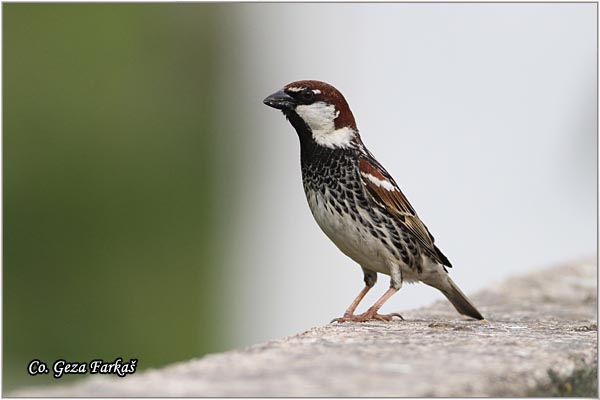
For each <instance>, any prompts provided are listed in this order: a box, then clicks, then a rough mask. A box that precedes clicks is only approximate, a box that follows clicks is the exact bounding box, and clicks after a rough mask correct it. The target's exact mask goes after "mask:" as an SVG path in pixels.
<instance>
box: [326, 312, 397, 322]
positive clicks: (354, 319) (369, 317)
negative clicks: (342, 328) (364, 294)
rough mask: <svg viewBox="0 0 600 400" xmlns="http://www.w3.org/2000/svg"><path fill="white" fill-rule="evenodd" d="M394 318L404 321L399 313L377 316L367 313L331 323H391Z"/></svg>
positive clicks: (346, 316)
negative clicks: (376, 321)
mask: <svg viewBox="0 0 600 400" xmlns="http://www.w3.org/2000/svg"><path fill="white" fill-rule="evenodd" d="M393 317H398V318H400V319H401V320H402V321H404V317H403V316H402V315H400V314H398V313H391V314H377V313H369V312H365V313H362V314H358V315H344V316H343V317H340V318H334V319H332V320H331V323H334V322H337V323H340V324H341V323H342V322H366V321H371V320H378V321H391V320H392V318H393Z"/></svg>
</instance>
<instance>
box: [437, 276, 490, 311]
mask: <svg viewBox="0 0 600 400" xmlns="http://www.w3.org/2000/svg"><path fill="white" fill-rule="evenodd" d="M446 278H447V279H444V280H443V281H445V282H443V283H442V284H440V282H436V284H433V285H431V286H433V287H435V288H436V289H439V290H440V291H441V292H442V293H443V294H444V296H446V298H447V299H448V300H450V303H452V305H453V306H454V308H456V311H458V312H459V313H461V314H463V315H467V316H469V317H471V318H475V319H484V318H483V316H482V315H481V313H480V312H479V311H477V309H476V308H475V306H474V305H473V303H471V301H470V300H469V298H468V297H467V296H466V295H465V294H464V293H463V292H462V290H460V289H459V288H458V286H456V283H454V281H453V280H452V279H451V278H450V277H449V276H448V275H446Z"/></svg>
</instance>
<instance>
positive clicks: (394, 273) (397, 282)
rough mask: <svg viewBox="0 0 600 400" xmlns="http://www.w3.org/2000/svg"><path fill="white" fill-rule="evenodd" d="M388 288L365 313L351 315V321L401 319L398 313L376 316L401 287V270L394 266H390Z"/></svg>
mask: <svg viewBox="0 0 600 400" xmlns="http://www.w3.org/2000/svg"><path fill="white" fill-rule="evenodd" d="M390 278H391V279H390V288H389V289H388V290H387V291H386V292H385V293H384V294H383V296H381V297H380V298H379V300H377V301H376V302H375V304H373V305H372V306H371V307H370V308H369V309H368V310H367V311H366V312H364V313H362V314H359V315H353V316H352V319H351V321H356V322H365V321H368V320H371V319H377V320H380V321H391V320H392V317H399V318H400V319H404V318H402V315H400V314H398V313H392V314H378V313H377V311H379V309H380V308H381V306H383V304H384V303H385V302H386V301H388V300H389V298H390V297H392V296H393V295H394V294H395V293H396V292H397V291H398V290H400V288H401V287H402V270H401V269H400V267H399V266H398V265H396V264H390Z"/></svg>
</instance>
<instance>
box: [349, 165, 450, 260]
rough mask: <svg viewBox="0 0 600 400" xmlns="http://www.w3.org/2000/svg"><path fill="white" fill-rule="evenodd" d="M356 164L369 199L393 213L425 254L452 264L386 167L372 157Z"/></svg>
mask: <svg viewBox="0 0 600 400" xmlns="http://www.w3.org/2000/svg"><path fill="white" fill-rule="evenodd" d="M358 167H359V170H360V178H361V180H362V183H363V185H364V186H365V188H366V189H367V193H369V195H370V196H371V198H372V200H373V201H374V202H375V203H376V204H378V205H379V206H380V207H383V208H385V209H386V210H387V211H388V212H390V213H391V214H392V215H394V216H396V217H397V218H398V220H399V221H400V222H401V223H402V224H403V225H404V226H405V227H406V229H408V231H409V232H410V233H412V235H413V236H414V238H415V239H416V240H417V241H418V242H419V243H420V244H421V245H422V246H423V247H424V248H425V251H426V253H428V254H430V255H431V256H433V258H434V259H436V261H438V262H440V263H442V264H444V265H448V266H451V265H450V262H449V261H448V259H447V258H446V257H445V256H444V255H443V254H442V252H441V251H440V250H439V249H438V248H437V246H436V245H435V244H434V243H433V242H434V238H433V236H432V235H431V233H429V230H428V229H427V227H426V226H425V224H424V223H423V222H422V221H421V219H420V218H419V217H418V216H417V213H416V212H415V210H414V208H413V207H412V206H411V205H410V203H409V202H408V199H407V198H406V196H404V193H402V191H401V190H400V188H399V187H398V185H397V184H396V182H394V179H393V178H392V177H391V175H390V174H389V173H388V172H387V171H386V170H385V168H383V166H382V165H381V164H379V163H378V162H377V161H376V160H375V158H373V157H372V156H361V157H359V162H358Z"/></svg>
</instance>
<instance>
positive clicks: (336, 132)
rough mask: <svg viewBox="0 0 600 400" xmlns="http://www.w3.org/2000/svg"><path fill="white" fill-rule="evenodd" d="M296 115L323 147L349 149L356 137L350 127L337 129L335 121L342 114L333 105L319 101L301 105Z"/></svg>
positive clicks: (297, 108)
mask: <svg viewBox="0 0 600 400" xmlns="http://www.w3.org/2000/svg"><path fill="white" fill-rule="evenodd" d="M296 113H297V114H298V116H299V117H300V118H302V119H303V120H304V122H306V125H308V127H309V128H310V130H311V131H312V135H313V139H315V142H317V143H318V144H320V145H322V146H326V147H330V148H336V147H349V146H351V144H352V139H354V137H355V136H356V133H355V132H354V130H353V129H352V128H350V127H344V128H340V129H335V119H336V118H337V117H338V115H339V114H340V113H339V111H336V109H335V106H334V105H332V104H327V103H325V102H322V101H318V102H316V103H313V104H310V105H299V106H297V107H296Z"/></svg>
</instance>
